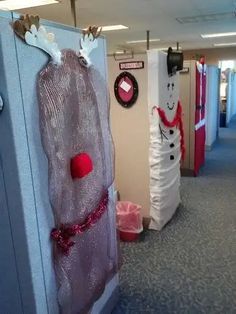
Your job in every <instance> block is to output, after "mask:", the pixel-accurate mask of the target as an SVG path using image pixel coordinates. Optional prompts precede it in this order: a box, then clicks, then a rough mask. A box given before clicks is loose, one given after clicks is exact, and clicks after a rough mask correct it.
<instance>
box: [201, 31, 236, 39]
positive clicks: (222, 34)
mask: <svg viewBox="0 0 236 314" xmlns="http://www.w3.org/2000/svg"><path fill="white" fill-rule="evenodd" d="M228 36H236V32H229V33H216V34H202V35H201V37H202V38H215V37H228Z"/></svg>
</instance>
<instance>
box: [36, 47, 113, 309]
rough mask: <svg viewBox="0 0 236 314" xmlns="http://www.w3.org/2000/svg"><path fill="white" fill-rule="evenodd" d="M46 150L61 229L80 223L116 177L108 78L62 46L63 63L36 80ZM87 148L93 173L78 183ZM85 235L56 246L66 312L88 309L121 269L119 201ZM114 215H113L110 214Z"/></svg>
mask: <svg viewBox="0 0 236 314" xmlns="http://www.w3.org/2000/svg"><path fill="white" fill-rule="evenodd" d="M38 92H39V114H40V127H41V137H42V143H43V148H44V150H45V153H46V155H47V158H48V165H49V198H50V202H51V206H52V210H53V213H54V217H55V227H57V228H59V227H60V226H61V224H74V223H82V222H83V221H84V219H85V218H86V216H87V215H88V214H89V213H90V212H92V211H93V210H94V209H95V208H96V207H97V206H98V205H99V202H100V200H101V198H102V196H103V195H104V193H105V192H106V191H107V189H108V188H109V186H110V185H111V184H112V182H113V156H112V154H111V150H112V148H113V146H112V139H111V134H110V127H109V119H108V117H109V98H108V92H107V86H106V82H105V80H104V79H103V78H102V77H101V75H100V73H99V72H98V71H97V70H96V69H95V68H93V67H90V68H85V67H83V66H82V65H81V64H80V63H79V60H78V57H77V55H76V53H75V52H74V51H72V50H64V51H63V62H62V65H60V66H58V65H55V64H53V63H52V62H50V63H48V65H47V66H46V67H45V68H44V69H43V70H42V71H41V72H40V74H39V78H38ZM81 152H86V153H88V154H89V155H90V157H91V158H92V161H93V164H94V170H93V171H92V172H91V173H90V174H89V175H88V176H86V177H84V178H82V179H77V180H72V178H71V173H70V160H71V158H72V157H73V156H75V155H76V154H78V153H81ZM108 207H109V209H108V210H107V211H106V212H105V213H104V214H103V216H102V218H101V219H100V220H99V221H98V222H97V223H96V225H95V226H93V227H92V228H91V229H89V230H87V231H86V232H84V233H83V234H81V235H77V236H75V237H74V238H73V241H75V245H74V246H73V247H72V248H71V250H70V254H69V256H65V255H63V254H61V252H60V251H59V250H58V247H57V246H56V245H54V263H55V272H56V277H57V281H58V286H59V291H58V300H59V305H60V310H61V313H63V314H78V313H88V311H89V310H90V309H91V306H92V305H93V303H94V302H95V301H96V300H97V299H98V298H99V297H100V296H101V294H102V292H103V290H104V288H105V284H106V282H107V281H108V279H109V278H111V276H112V275H113V274H114V273H115V272H116V271H117V252H116V238H115V237H116V235H115V226H114V222H113V220H114V219H113V215H111V214H110V215H109V212H110V213H112V211H114V204H113V203H112V202H111V201H109V205H108ZM111 216H112V217H111Z"/></svg>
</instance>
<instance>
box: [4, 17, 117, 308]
mask: <svg viewBox="0 0 236 314" xmlns="http://www.w3.org/2000/svg"><path fill="white" fill-rule="evenodd" d="M16 17H17V16H16V15H14V18H16ZM12 19H13V16H12V15H11V13H7V12H1V13H0V94H1V96H2V98H3V101H4V110H3V112H2V113H1V115H0V166H1V167H0V206H1V208H0V239H1V245H0V313H4V314H13V313H14V314H16V313H17V314H21V313H25V314H36V313H37V314H49V313H50V314H56V313H58V305H57V296H56V284H55V277H54V270H53V263H52V256H51V242H50V239H49V234H50V230H51V229H52V228H53V226H54V223H53V216H52V211H51V208H50V204H49V199H48V173H47V160H46V156H45V154H44V152H43V149H42V146H41V140H40V133H39V121H38V120H39V118H38V105H37V94H36V80H37V74H38V72H39V71H40V70H41V69H42V68H43V67H44V65H45V64H46V63H47V62H48V60H49V58H48V56H47V55H46V54H44V53H43V52H42V51H40V50H39V49H37V48H34V47H30V46H28V45H26V44H25V43H24V42H23V41H22V40H20V39H19V38H18V37H17V36H15V35H14V33H13V30H12V27H11V22H12ZM41 24H43V25H44V26H45V27H46V28H47V30H48V31H52V32H53V33H54V34H55V35H56V41H57V42H58V44H59V47H60V48H61V49H65V48H71V49H74V50H78V49H79V40H80V36H81V34H80V32H79V31H78V30H75V29H74V28H70V27H67V26H63V25H59V24H52V23H49V22H47V21H41ZM98 43H99V46H98V49H96V51H94V52H93V53H92V61H93V63H94V64H95V66H97V68H99V69H100V72H101V73H102V74H103V75H104V77H105V78H106V76H107V70H106V42H105V40H104V38H102V37H101V38H99V40H98ZM110 214H111V222H112V221H113V222H114V221H115V220H114V213H112V212H110ZM114 231H115V224H114ZM114 238H115V237H114ZM114 245H115V243H114ZM116 285H117V279H116V280H115V281H114V282H113V284H112V286H111V290H113V289H114V290H115V289H116ZM111 292H112V291H111ZM108 297H109V294H108ZM106 301H107V300H105V302H106ZM99 308H101V306H100V307H99Z"/></svg>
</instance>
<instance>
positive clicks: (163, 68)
mask: <svg viewBox="0 0 236 314" xmlns="http://www.w3.org/2000/svg"><path fill="white" fill-rule="evenodd" d="M148 103H149V117H150V152H149V164H150V202H151V210H150V215H151V223H150V226H149V228H150V229H154V230H161V229H162V228H163V227H164V225H165V224H166V223H167V222H168V221H169V220H170V219H171V217H172V216H173V214H174V213H175V211H176V209H177V207H178V206H179V203H180V193H179V186H180V161H181V152H182V157H183V155H184V141H183V126H182V109H181V104H180V102H179V75H178V74H176V75H173V76H171V77H169V76H168V73H167V54H166V53H164V52H160V51H157V50H150V51H149V52H148Z"/></svg>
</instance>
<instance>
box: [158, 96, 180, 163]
mask: <svg viewBox="0 0 236 314" xmlns="http://www.w3.org/2000/svg"><path fill="white" fill-rule="evenodd" d="M153 109H156V110H157V112H158V114H159V116H160V118H161V121H162V122H163V124H164V125H165V126H166V127H168V128H173V127H175V126H177V127H178V128H179V130H180V145H181V156H182V160H184V158H185V145H184V127H183V120H182V106H181V103H180V101H178V106H177V110H176V114H175V117H174V119H173V120H172V121H169V120H168V119H167V117H166V114H165V111H164V110H163V109H161V108H160V107H154V108H153Z"/></svg>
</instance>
